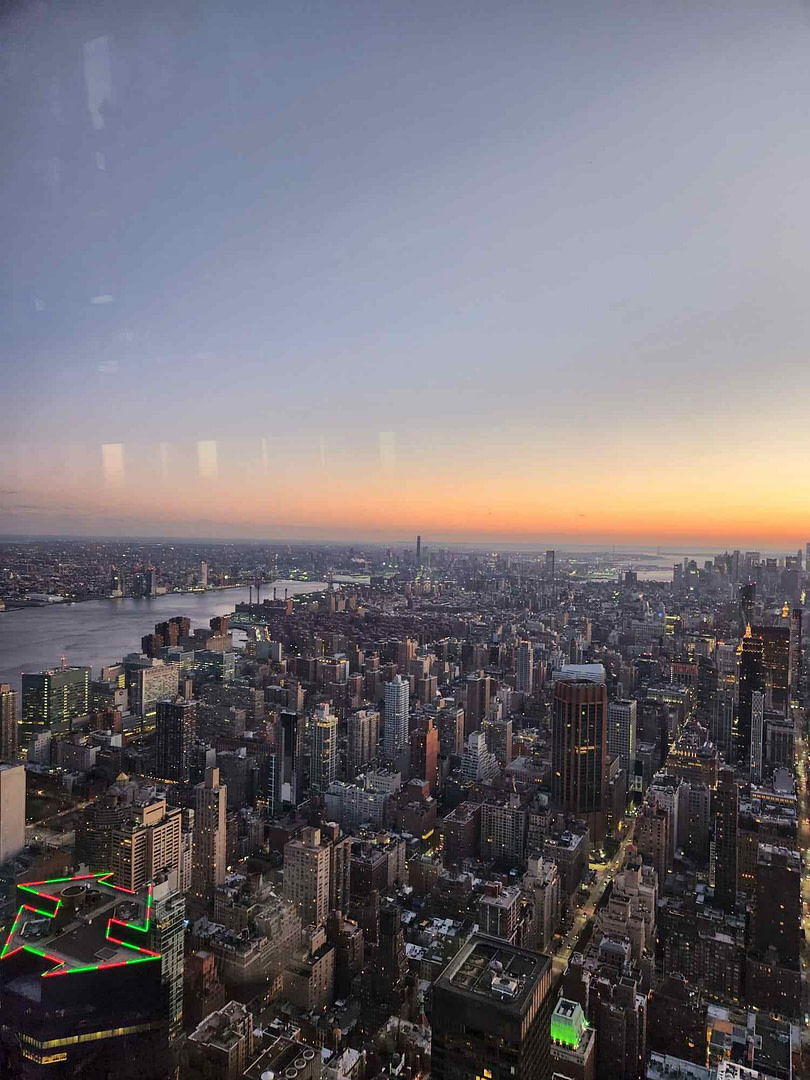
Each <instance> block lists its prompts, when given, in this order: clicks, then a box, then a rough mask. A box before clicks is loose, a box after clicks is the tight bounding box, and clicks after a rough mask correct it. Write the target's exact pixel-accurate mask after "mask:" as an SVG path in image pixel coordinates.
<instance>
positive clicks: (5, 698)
mask: <svg viewBox="0 0 810 1080" xmlns="http://www.w3.org/2000/svg"><path fill="white" fill-rule="evenodd" d="M16 757H17V691H16V690H12V689H11V687H10V685H9V684H8V683H0V761H14V759H15V758H16Z"/></svg>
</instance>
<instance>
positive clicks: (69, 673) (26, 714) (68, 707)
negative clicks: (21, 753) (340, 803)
mask: <svg viewBox="0 0 810 1080" xmlns="http://www.w3.org/2000/svg"><path fill="white" fill-rule="evenodd" d="M89 712H90V668H89V667H63V668H54V669H53V670H51V671H34V672H29V673H27V674H24V675H23V677H22V719H21V724H20V727H21V731H20V734H21V736H22V738H23V740H24V741H25V742H26V743H27V742H28V741H29V740H30V739H32V738H33V737H34V735H36V734H38V733H39V732H40V731H45V730H49V729H51V728H56V729H57V730H60V731H63V732H65V733H67V732H68V731H70V728H71V722H72V721H73V720H76V719H78V718H79V717H80V716H87V714H88V713H89Z"/></svg>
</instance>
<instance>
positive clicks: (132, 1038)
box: [0, 876, 170, 1080]
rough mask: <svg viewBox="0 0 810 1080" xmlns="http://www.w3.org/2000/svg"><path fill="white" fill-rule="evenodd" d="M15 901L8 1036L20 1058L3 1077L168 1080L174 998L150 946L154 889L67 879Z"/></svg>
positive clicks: (5, 995) (5, 991)
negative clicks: (129, 890)
mask: <svg viewBox="0 0 810 1080" xmlns="http://www.w3.org/2000/svg"><path fill="white" fill-rule="evenodd" d="M34 894H36V895H35V896H34ZM32 898H33V900H34V901H35V902H36V910H35V909H34V906H33V902H32ZM16 904H17V916H16V918H15V919H14V921H13V923H12V927H11V932H10V934H9V936H8V939H7V940H6V943H5V946H4V948H3V960H2V963H0V1009H1V1010H2V1015H3V1028H4V1031H3V1033H2V1034H1V1035H0V1039H2V1041H3V1043H5V1045H6V1047H8V1046H9V1043H11V1044H12V1046H15V1045H16V1047H17V1048H19V1050H17V1053H18V1054H19V1058H18V1060H17V1061H14V1062H13V1063H12V1064H10V1065H7V1067H6V1068H5V1069H3V1070H2V1075H3V1076H14V1077H17V1078H18V1080H35V1078H36V1080H39V1078H40V1077H42V1078H45V1077H52V1078H53V1080H66V1078H68V1077H71V1078H72V1077H79V1076H81V1077H88V1078H89V1077H112V1076H114V1077H116V1080H130V1078H135V1077H138V1078H139V1080H165V1078H166V1077H167V1076H168V1075H170V1067H169V1061H168V1060H167V1052H168V1023H169V1015H168V1012H169V1009H168V995H167V993H166V988H165V986H164V985H163V982H162V973H161V967H162V958H161V956H160V954H159V953H158V952H157V951H156V950H155V949H153V948H151V947H150V946H151V944H152V943H151V941H149V933H148V931H149V928H150V923H151V920H152V889H151V886H145V887H144V888H143V889H140V890H138V891H137V892H135V893H131V894H125V893H122V892H121V891H120V890H118V889H115V888H113V886H111V885H110V884H109V883H108V882H107V881H106V880H102V876H99V877H96V878H95V879H91V880H88V879H85V878H81V877H79V878H73V879H67V880H66V879H64V878H59V879H56V880H53V881H40V882H34V883H31V884H29V885H27V886H25V887H23V886H18V887H17V899H16ZM12 1052H13V1051H12ZM0 1053H2V1051H1V1050H0Z"/></svg>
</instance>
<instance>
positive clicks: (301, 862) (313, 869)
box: [284, 829, 331, 926]
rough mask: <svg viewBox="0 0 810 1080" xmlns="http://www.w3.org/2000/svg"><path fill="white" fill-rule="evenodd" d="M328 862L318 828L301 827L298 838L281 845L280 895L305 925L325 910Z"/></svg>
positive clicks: (318, 919)
mask: <svg viewBox="0 0 810 1080" xmlns="http://www.w3.org/2000/svg"><path fill="white" fill-rule="evenodd" d="M330 862H331V859H330V850H329V847H328V846H327V845H325V844H321V830H320V829H304V831H303V832H302V833H301V838H300V839H299V840H291V841H290V842H289V843H288V844H285V845H284V899H285V900H290V901H291V902H292V903H293V904H295V906H296V907H297V908H298V911H299V913H300V915H301V922H302V923H303V924H304V925H305V926H307V925H309V924H310V923H312V924H315V925H317V924H319V923H321V922H323V920H324V919H325V918H326V916H327V915H328V914H329V871H330Z"/></svg>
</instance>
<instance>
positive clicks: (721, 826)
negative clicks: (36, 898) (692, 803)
mask: <svg viewBox="0 0 810 1080" xmlns="http://www.w3.org/2000/svg"><path fill="white" fill-rule="evenodd" d="M712 815H713V818H714V841H713V844H712V851H713V856H714V898H715V901H716V902H717V904H718V905H719V906H720V907H721V908H723V910H724V911H729V912H733V911H734V910H735V909H736V907H737V818H738V816H739V794H738V790H737V782H736V780H735V779H734V770H733V769H732V768H730V767H729V766H726V767H725V768H724V769H721V771H720V775H719V777H718V780H717V787H716V788H715V790H714V792H713V794H712Z"/></svg>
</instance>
